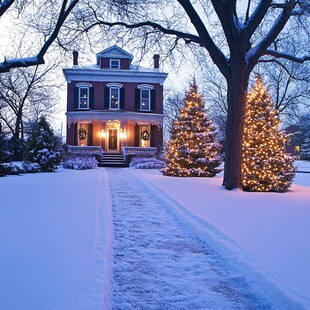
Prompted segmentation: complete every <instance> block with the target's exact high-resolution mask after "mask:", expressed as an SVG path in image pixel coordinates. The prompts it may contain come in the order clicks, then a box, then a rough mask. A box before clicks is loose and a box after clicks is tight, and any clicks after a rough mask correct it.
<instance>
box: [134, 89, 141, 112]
mask: <svg viewBox="0 0 310 310" xmlns="http://www.w3.org/2000/svg"><path fill="white" fill-rule="evenodd" d="M139 109H140V89H138V88H137V89H136V90H135V110H137V111H138V110H139Z"/></svg>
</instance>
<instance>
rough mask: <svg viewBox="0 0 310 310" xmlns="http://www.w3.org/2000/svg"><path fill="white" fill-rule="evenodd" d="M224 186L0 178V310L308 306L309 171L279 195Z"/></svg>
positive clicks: (188, 181)
mask: <svg viewBox="0 0 310 310" xmlns="http://www.w3.org/2000/svg"><path fill="white" fill-rule="evenodd" d="M298 171H310V162H300V163H299V168H298ZM221 181H222V178H221V176H219V177H215V178H175V177H167V176H163V175H162V174H161V173H160V172H159V171H158V170H147V169H143V170H138V169H132V168H98V169H93V170H83V171H80V170H78V171H77V170H67V169H59V170H58V171H57V172H55V173H37V174H26V175H21V176H7V177H4V178H0V183H1V187H0V197H1V198H0V199H1V200H0V236H1V238H0V309H8V310H10V309H12V310H15V309H18V310H24V309H25V310H28V309H29V310H36V309H38V310H39V309H47V310H49V309H51V310H54V309H57V310H58V309H60V310H62V309H68V310H70V309H76V310H79V309H111V308H112V305H113V308H115V309H142V308H144V309H145V308H147V309H158V308H162V309H206V308H211V309H224V308H225V309H231V308H238V309H248V308H254V309H257V308H263V307H266V308H274V309H310V294H309V292H310V268H309V267H310V263H309V262H310V243H309V237H310V204H309V202H310V190H309V189H310V174H309V173H297V175H296V180H295V181H294V185H293V187H292V189H291V190H290V191H289V192H288V193H284V194H278V193H246V192H242V191H239V190H233V191H226V190H224V189H223V188H222V187H221Z"/></svg>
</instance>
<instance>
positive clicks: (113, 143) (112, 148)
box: [108, 129, 119, 152]
mask: <svg viewBox="0 0 310 310" xmlns="http://www.w3.org/2000/svg"><path fill="white" fill-rule="evenodd" d="M118 145H119V142H118V130H117V129H109V138H108V152H118V151H119V149H118Z"/></svg>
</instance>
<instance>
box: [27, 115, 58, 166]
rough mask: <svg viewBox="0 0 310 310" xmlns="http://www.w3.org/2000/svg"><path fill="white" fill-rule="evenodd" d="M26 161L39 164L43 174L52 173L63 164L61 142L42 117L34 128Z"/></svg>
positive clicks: (28, 141)
mask: <svg viewBox="0 0 310 310" xmlns="http://www.w3.org/2000/svg"><path fill="white" fill-rule="evenodd" d="M25 160H26V161H29V162H32V163H38V164H39V166H40V170H41V171H43V172H52V171H55V170H56V169H57V166H58V165H59V164H60V162H61V141H60V139H59V138H58V137H57V136H55V134H54V132H53V130H52V128H51V127H50V125H49V123H48V122H47V120H46V118H45V117H44V116H42V117H41V118H40V119H39V120H38V122H36V123H35V124H34V126H33V128H32V131H31V133H30V136H29V138H28V140H27V144H26V152H25Z"/></svg>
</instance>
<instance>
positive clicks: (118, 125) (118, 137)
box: [106, 120, 121, 153]
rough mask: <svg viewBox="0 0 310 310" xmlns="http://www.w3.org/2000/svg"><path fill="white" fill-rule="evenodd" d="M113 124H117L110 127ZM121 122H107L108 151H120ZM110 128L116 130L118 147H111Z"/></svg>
mask: <svg viewBox="0 0 310 310" xmlns="http://www.w3.org/2000/svg"><path fill="white" fill-rule="evenodd" d="M111 124H117V125H116V126H113V127H109V125H111ZM120 127H121V125H120V122H119V121H115V120H114V121H109V122H108V123H107V124H106V128H107V139H106V150H107V152H108V153H114V152H117V153H119V147H120V145H119V144H120ZM110 130H116V134H117V136H116V149H110V148H109V138H110Z"/></svg>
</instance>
